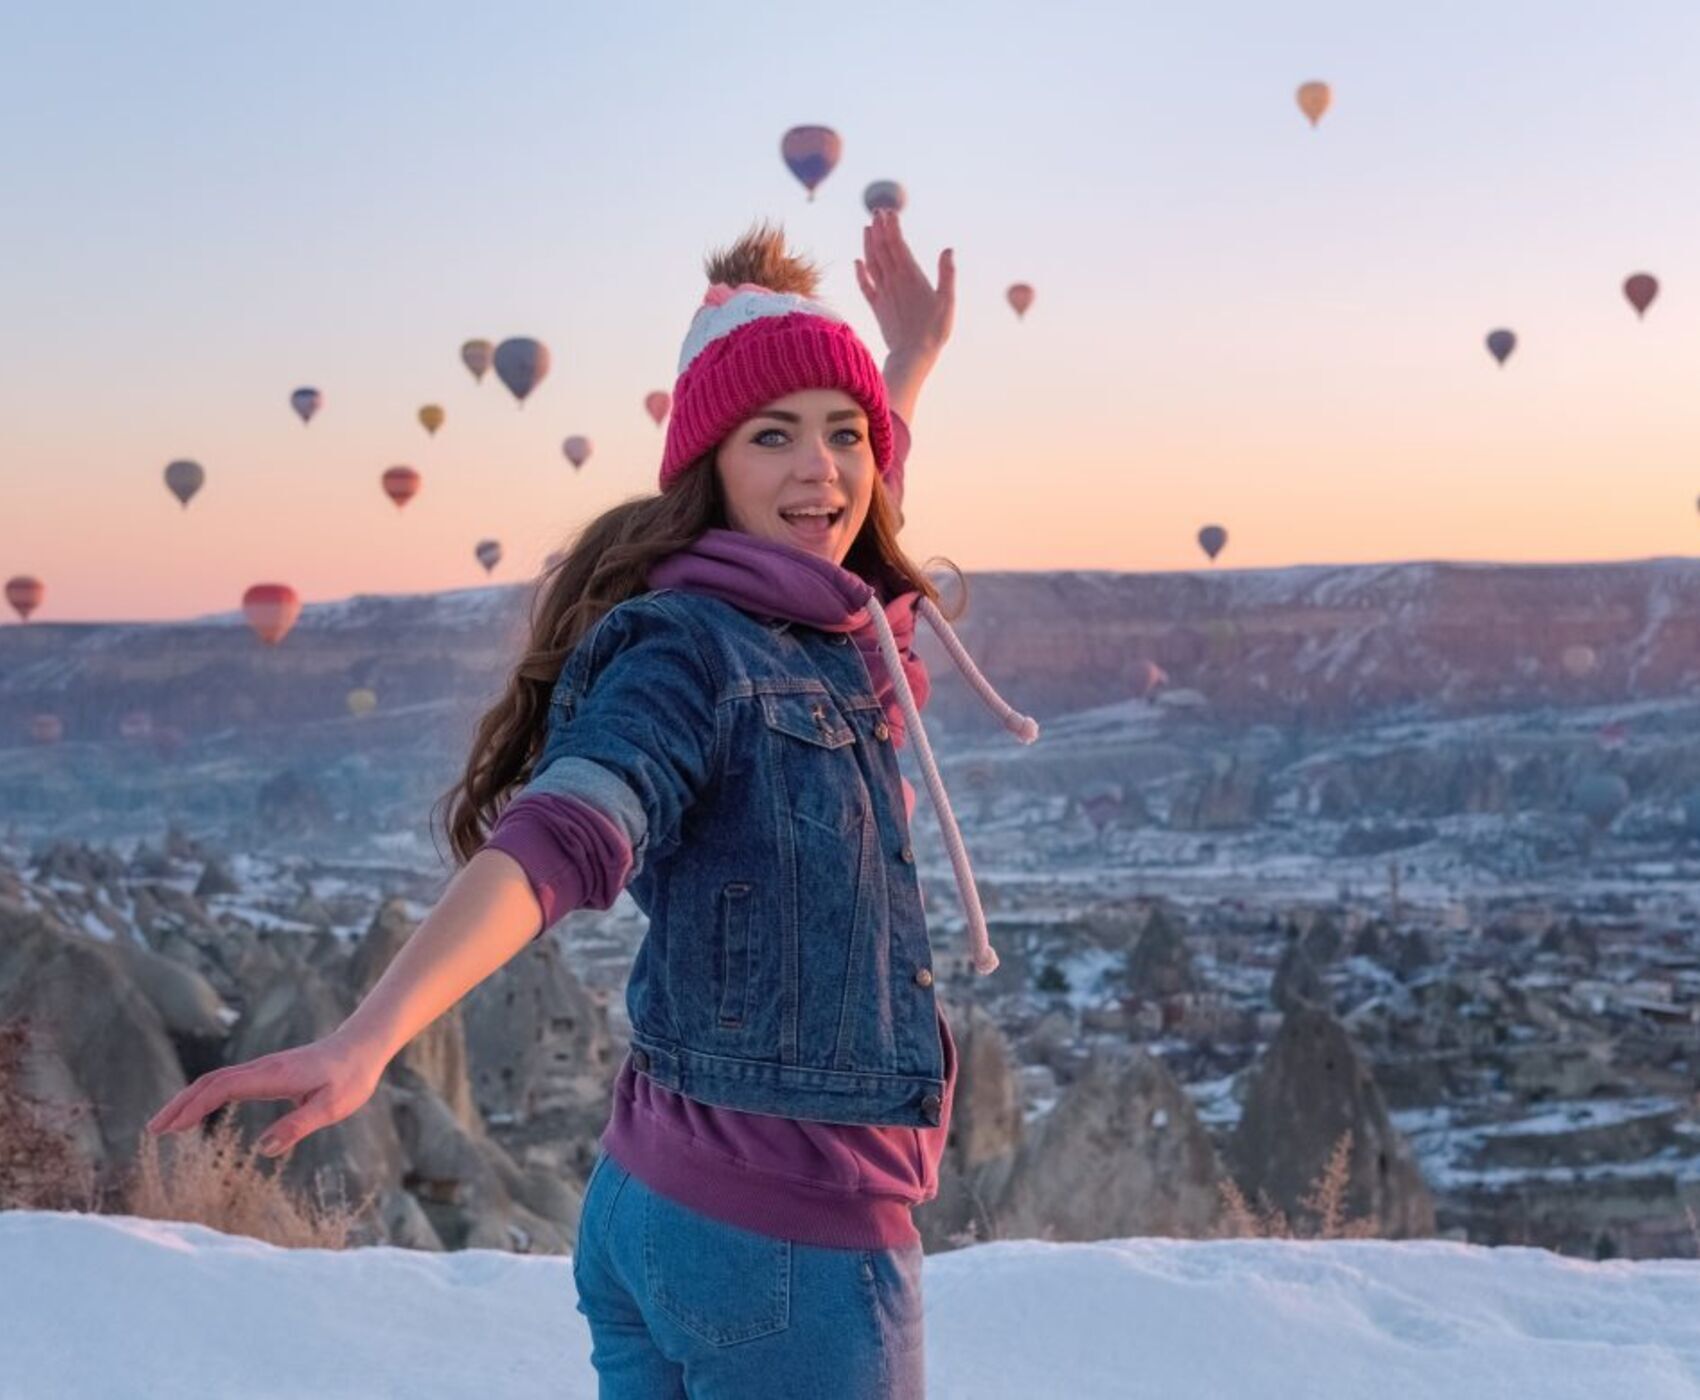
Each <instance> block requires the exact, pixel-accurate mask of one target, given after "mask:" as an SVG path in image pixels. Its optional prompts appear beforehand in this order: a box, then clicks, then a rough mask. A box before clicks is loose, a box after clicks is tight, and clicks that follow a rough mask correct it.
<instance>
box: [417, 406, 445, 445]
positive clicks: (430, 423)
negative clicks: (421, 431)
mask: <svg viewBox="0 0 1700 1400" xmlns="http://www.w3.org/2000/svg"><path fill="white" fill-rule="evenodd" d="M419 421H420V422H421V423H423V424H424V425H425V431H426V432H428V433H429V434H431V436H432V437H436V436H437V429H438V428H440V427H442V426H443V410H442V408H441V407H440V406H439V405H437V404H434V403H428V404H426V405H425V407H424V408H422V409H420V410H419Z"/></svg>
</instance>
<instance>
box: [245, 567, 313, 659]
mask: <svg viewBox="0 0 1700 1400" xmlns="http://www.w3.org/2000/svg"><path fill="white" fill-rule="evenodd" d="M242 611H243V612H244V613H245V614H247V617H248V625H249V626H250V627H252V628H253V629H254V632H255V633H256V635H258V637H259V639H260V640H261V641H262V642H264V643H265V644H266V645H267V646H269V647H275V646H276V645H277V644H278V643H279V642H281V641H282V640H283V639H284V638H285V637H287V636H288V635H289V629H290V628H291V627H293V626H295V619H296V618H298V617H300V616H301V599H300V598H299V597H298V596H297V594H296V592H295V590H294V589H293V588H291V587H290V586H289V585H288V584H287V583H256V584H254V585H253V586H252V587H250V588H249V589H248V591H247V592H246V593H244V594H243V595H242Z"/></svg>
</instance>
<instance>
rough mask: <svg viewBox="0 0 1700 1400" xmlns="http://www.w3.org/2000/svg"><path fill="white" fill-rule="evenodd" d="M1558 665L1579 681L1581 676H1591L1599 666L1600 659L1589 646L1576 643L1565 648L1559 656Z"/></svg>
mask: <svg viewBox="0 0 1700 1400" xmlns="http://www.w3.org/2000/svg"><path fill="white" fill-rule="evenodd" d="M1558 661H1559V665H1561V666H1563V667H1564V669H1565V670H1566V671H1568V672H1570V674H1571V675H1573V676H1575V677H1576V678H1577V679H1578V680H1580V679H1581V678H1582V677H1583V676H1587V675H1592V674H1593V671H1594V668H1595V667H1596V666H1598V665H1599V664H1600V658H1599V657H1598V656H1597V655H1596V654H1595V652H1594V649H1593V648H1592V647H1591V646H1588V645H1586V644H1585V643H1583V642H1577V643H1575V644H1574V645H1572V646H1567V647H1566V648H1565V649H1564V651H1563V652H1562V653H1561V654H1560V656H1559V658H1558Z"/></svg>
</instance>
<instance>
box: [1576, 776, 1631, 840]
mask: <svg viewBox="0 0 1700 1400" xmlns="http://www.w3.org/2000/svg"><path fill="white" fill-rule="evenodd" d="M1575 802H1576V806H1577V807H1578V808H1579V809H1580V810H1581V811H1582V813H1583V815H1584V816H1586V817H1587V818H1588V820H1589V821H1591V822H1592V823H1593V824H1594V829H1595V830H1597V831H1604V830H1605V829H1606V828H1607V827H1608V826H1610V825H1611V824H1612V823H1613V822H1614V821H1616V820H1617V815H1618V813H1619V812H1621V811H1622V810H1623V809H1624V808H1625V807H1626V806H1628V805H1629V784H1628V783H1626V782H1625V781H1624V780H1623V778H1622V777H1621V776H1620V775H1619V774H1617V773H1590V774H1588V776H1587V777H1585V778H1583V779H1582V781H1581V782H1579V783H1577V784H1576V792H1575Z"/></svg>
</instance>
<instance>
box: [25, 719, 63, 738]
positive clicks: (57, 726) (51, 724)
mask: <svg viewBox="0 0 1700 1400" xmlns="http://www.w3.org/2000/svg"><path fill="white" fill-rule="evenodd" d="M64 737H65V721H64V720H62V719H60V718H59V716H58V715H55V714H46V713H43V714H36V715H31V716H30V738H31V739H33V740H34V741H35V742H36V743H38V744H57V743H58V742H59V741H60V740H61V739H63V738H64Z"/></svg>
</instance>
